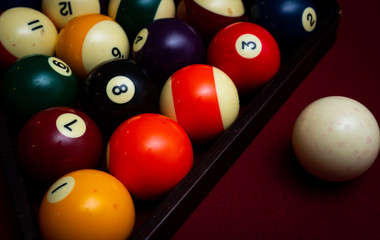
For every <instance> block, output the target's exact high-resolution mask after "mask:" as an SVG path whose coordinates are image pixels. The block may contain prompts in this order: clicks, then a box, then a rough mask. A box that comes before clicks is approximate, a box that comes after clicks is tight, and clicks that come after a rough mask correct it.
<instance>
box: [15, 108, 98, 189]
mask: <svg viewBox="0 0 380 240" xmlns="http://www.w3.org/2000/svg"><path fill="white" fill-rule="evenodd" d="M16 151H17V157H18V160H19V162H20V164H21V167H22V169H23V170H24V171H25V173H26V174H28V175H29V176H31V177H32V178H34V179H36V180H38V181H40V182H43V183H46V184H51V183H52V182H53V181H55V180H57V179H58V178H60V177H62V176H63V175H64V174H66V173H69V172H72V171H74V170H78V169H84V168H96V167H98V165H99V161H100V159H101V155H102V151H103V138H102V135H101V133H100V131H99V128H98V127H97V125H96V124H95V123H94V121H92V119H90V118H89V117H88V116H87V115H85V114H84V113H82V112H81V111H79V110H77V109H74V108H69V107H54V108H49V109H46V110H43V111H41V112H39V113H37V114H35V115H34V116H32V117H31V118H30V119H29V120H28V121H27V122H26V123H25V125H24V126H23V128H22V129H21V131H20V134H19V136H18V139H17V146H16Z"/></svg>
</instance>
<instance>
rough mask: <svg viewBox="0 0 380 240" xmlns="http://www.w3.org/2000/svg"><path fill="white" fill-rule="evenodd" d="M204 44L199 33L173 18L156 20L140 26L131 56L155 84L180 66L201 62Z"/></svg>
mask: <svg viewBox="0 0 380 240" xmlns="http://www.w3.org/2000/svg"><path fill="white" fill-rule="evenodd" d="M205 51H206V50H205V45H204V43H203V40H202V38H201V36H200V35H199V33H198V32H197V31H195V30H194V28H192V27H191V26H190V25H188V24H186V23H185V22H183V21H181V20H178V19H175V18H165V19H158V20H156V21H154V22H152V23H150V24H149V25H148V26H147V27H146V28H144V29H142V30H141V31H140V32H139V33H138V35H137V36H136V38H135V41H134V43H133V51H132V57H133V59H134V60H135V61H136V62H137V63H138V64H139V65H140V66H141V67H142V68H144V69H145V70H146V71H147V73H148V74H149V75H150V76H151V77H152V78H153V79H155V80H156V81H157V82H158V83H159V85H163V84H164V82H165V81H166V80H167V79H168V78H169V77H170V76H171V75H172V74H173V73H174V72H176V71H177V70H179V69H180V68H182V67H185V66H188V65H191V64H197V63H203V62H204V61H205V55H206V53H205Z"/></svg>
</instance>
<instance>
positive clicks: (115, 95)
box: [106, 76, 135, 104]
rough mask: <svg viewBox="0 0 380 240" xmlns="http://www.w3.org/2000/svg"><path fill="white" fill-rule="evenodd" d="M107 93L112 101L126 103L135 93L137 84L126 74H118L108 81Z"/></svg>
mask: <svg viewBox="0 0 380 240" xmlns="http://www.w3.org/2000/svg"><path fill="white" fill-rule="evenodd" d="M106 93H107V96H108V98H109V99H110V100H111V101H112V102H114V103H117V104H124V103H127V102H129V101H130V100H131V99H132V98H133V96H134V95H135V84H133V82H132V80H131V79H129V78H127V77H125V76H116V77H113V78H112V79H111V80H110V81H109V82H108V83H107V87H106Z"/></svg>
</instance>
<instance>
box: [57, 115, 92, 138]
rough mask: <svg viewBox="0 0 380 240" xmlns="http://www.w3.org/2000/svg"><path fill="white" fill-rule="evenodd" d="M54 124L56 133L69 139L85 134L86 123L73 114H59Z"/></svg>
mask: <svg viewBox="0 0 380 240" xmlns="http://www.w3.org/2000/svg"><path fill="white" fill-rule="evenodd" d="M55 124H56V126H57V129H58V131H59V132H60V133H61V134H63V135H64V136H66V137H69V138H78V137H81V136H82V135H83V134H84V133H85V132H86V123H85V122H84V121H83V119H82V118H81V117H79V116H78V115H76V114H73V113H64V114H61V115H60V116H59V117H58V118H57V120H56V123H55Z"/></svg>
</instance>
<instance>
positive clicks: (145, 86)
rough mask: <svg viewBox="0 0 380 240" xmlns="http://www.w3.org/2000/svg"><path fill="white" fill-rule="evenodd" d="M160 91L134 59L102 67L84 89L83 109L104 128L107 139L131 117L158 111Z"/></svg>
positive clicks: (95, 71) (92, 75)
mask: <svg viewBox="0 0 380 240" xmlns="http://www.w3.org/2000/svg"><path fill="white" fill-rule="evenodd" d="M158 101H159V90H158V88H157V86H156V85H154V83H153V82H152V81H151V80H150V79H149V78H148V76H147V75H146V74H145V72H144V71H143V70H142V69H141V67H139V66H138V65H137V64H136V63H134V62H133V61H132V60H130V59H114V60H109V61H107V62H105V63H103V64H100V65H98V66H97V67H96V68H95V69H94V70H93V71H92V72H91V73H90V74H89V76H88V78H87V79H86V80H85V82H84V83H83V84H82V85H81V87H80V105H81V109H82V110H83V111H84V112H85V113H87V114H88V115H89V116H90V117H91V118H92V119H94V120H95V122H96V123H97V124H98V126H99V127H100V128H101V129H102V131H103V134H104V135H105V137H107V136H110V134H111V133H112V132H113V131H114V130H115V129H116V127H117V126H118V125H119V124H121V123H122V122H124V121H125V120H127V119H128V118H130V117H132V116H134V115H137V114H140V113H146V112H158Z"/></svg>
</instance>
